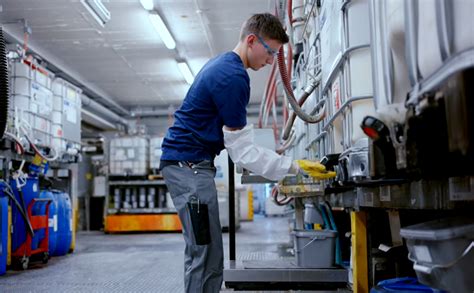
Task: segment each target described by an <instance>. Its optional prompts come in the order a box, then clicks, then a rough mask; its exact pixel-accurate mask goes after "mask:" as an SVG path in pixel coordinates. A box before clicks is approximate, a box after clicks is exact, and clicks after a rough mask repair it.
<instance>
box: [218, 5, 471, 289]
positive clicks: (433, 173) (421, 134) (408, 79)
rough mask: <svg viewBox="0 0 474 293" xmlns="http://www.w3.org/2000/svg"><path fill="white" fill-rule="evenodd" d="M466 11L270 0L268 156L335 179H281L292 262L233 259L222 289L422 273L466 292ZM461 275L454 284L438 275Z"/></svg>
mask: <svg viewBox="0 0 474 293" xmlns="http://www.w3.org/2000/svg"><path fill="white" fill-rule="evenodd" d="M473 5H474V4H473V3H471V2H470V1H462V0H460V1H434V2H432V1H376V0H351V1H316V0H315V1H303V0H299V1H296V0H293V1H291V0H289V1H277V5H276V7H275V8H276V11H277V14H278V16H279V17H280V19H281V20H282V21H283V22H284V23H285V24H286V26H287V28H288V34H289V35H290V37H291V40H290V44H289V45H287V46H283V48H282V49H281V50H280V52H279V56H278V62H276V63H278V70H277V69H276V67H277V64H274V68H273V69H272V72H271V74H270V77H269V81H268V84H267V91H266V93H265V95H264V97H263V99H262V109H263V110H262V111H261V113H262V116H261V120H260V121H261V123H260V126H265V125H266V123H267V121H268V117H271V116H270V115H271V111H272V105H274V104H276V103H277V98H278V97H279V96H280V95H278V94H277V92H278V91H280V92H281V93H282V94H283V95H284V96H285V98H286V99H285V101H284V107H287V109H288V110H284V113H287V114H284V122H285V126H284V128H283V129H282V131H281V138H282V140H281V148H280V149H279V150H278V151H279V152H281V153H285V154H287V155H291V156H293V158H295V159H310V160H318V161H320V162H321V163H322V164H324V165H325V167H326V169H327V170H332V171H336V173H337V176H336V177H335V178H334V179H329V180H321V181H319V180H311V179H308V178H304V177H300V176H296V177H287V178H286V179H285V180H283V181H282V182H279V190H278V193H279V195H277V196H279V199H280V201H281V202H284V203H290V202H291V203H292V204H293V205H294V207H295V224H294V236H295V246H294V250H295V258H296V266H295V265H294V263H291V264H288V262H287V263H286V264H282V263H281V262H279V263H275V262H274V263H273V264H262V265H261V266H259V267H256V266H255V265H252V264H245V262H244V263H242V262H239V261H234V260H233V259H232V258H231V262H230V266H229V268H226V271H225V275H224V279H225V281H226V284H227V285H228V286H230V287H235V288H239V287H241V288H248V287H252V282H258V281H260V282H263V283H266V286H268V287H271V286H276V285H275V282H276V283H278V282H279V283H281V284H280V285H281V286H286V287H288V288H294V289H297V288H301V287H305V286H306V285H307V287H310V288H312V289H328V288H326V287H325V286H327V285H328V284H332V285H333V288H332V289H334V290H343V289H344V288H345V289H351V290H353V291H354V292H368V291H369V290H370V288H375V287H377V286H376V285H377V284H378V283H379V282H380V284H381V285H380V286H382V285H383V284H387V283H389V282H385V283H384V280H386V279H390V278H400V277H418V280H419V281H420V282H421V283H423V285H424V286H429V287H432V288H436V289H442V290H448V291H451V290H452V291H453V292H461V291H465V292H468V291H472V290H473V289H474V288H473V285H472V282H470V280H469V279H470V278H469V277H467V275H472V274H473V270H472V268H471V267H469V268H468V267H466V266H465V263H467V262H469V259H471V258H472V256H473V254H474V252H473V251H472V246H473V244H472V243H473V240H474V239H473V236H472V235H473V234H472V228H473V224H474V219H473V218H472V215H470V213H469V210H470V209H471V210H472V207H473V200H474V193H473V192H472V190H473V189H472V186H473V185H472V182H473V180H472V176H473V170H472V165H473V164H472V159H473V151H472V146H473V141H472V137H473V133H472V127H471V125H472V121H471V119H472V104H471V101H470V100H471V99H470V97H471V96H472V95H473V90H472V85H471V84H472V80H473V68H474V35H473V34H472V27H473V25H474V23H473V20H472V17H470V16H469V12H468V11H471V12H472V11H473V9H474V6H473ZM278 71H279V77H280V81H281V83H279V82H276V80H277V79H278ZM279 84H281V87H279V86H278V85H279ZM298 98H299V99H298ZM285 111H288V112H285ZM275 135H276V136H278V133H275ZM244 179H245V178H244ZM251 180H252V179H249V181H251ZM331 214H332V215H331ZM429 220H435V222H429ZM347 223H350V225H348V224H347ZM414 224H416V225H414ZM411 225H414V226H411ZM448 227H449V228H448ZM448 231H455V232H452V233H451V232H448ZM461 231H462V232H461ZM333 232H334V233H335V234H332V233H333ZM458 232H459V233H458ZM453 233H454V234H453ZM448 234H449V236H448ZM317 235H319V236H317ZM322 235H324V236H322ZM346 235H350V241H348V240H349V239H348V238H346ZM427 235H430V237H428V236H427ZM403 238H405V241H404V239H403ZM307 239H309V240H307ZM316 239H318V240H316ZM322 239H324V240H322ZM459 239H466V241H465V242H462V243H460V244H458V243H459V242H458V241H459ZM441 241H444V242H441ZM308 243H310V244H308ZM316 243H317V244H316ZM441 243H443V244H441ZM231 244H232V242H231ZM439 245H446V246H445V249H446V250H444V251H446V253H447V254H448V255H449V256H447V255H446V257H445V258H443V259H441V258H440V257H439V256H437V253H439V252H438V251H437V248H438V247H440V246H439ZM302 248H304V249H302ZM306 249H310V250H311V251H304V250H306ZM422 250H423V251H422ZM231 251H232V250H231ZM302 251H303V252H302ZM408 251H409V253H408ZM328 254H329V255H331V256H332V257H331V261H330V262H329V263H326V265H324V266H323V267H324V268H323V269H321V268H320V267H319V268H318V269H314V267H316V266H318V265H319V266H320V265H321V263H318V261H322V259H324V257H325V256H327V255H328ZM425 256H426V257H425ZM430 256H432V257H430ZM231 257H232V255H231ZM308 259H309V260H308ZM303 260H304V261H303ZM306 261H307V262H306ZM308 262H309V263H310V264H311V265H312V266H313V269H308ZM311 265H309V267H311ZM461 271H462V272H466V274H467V275H464V273H459V274H457V276H460V277H459V278H461V279H460V280H459V282H457V281H453V280H451V279H449V278H450V277H449V276H447V277H446V278H439V276H441V275H443V274H448V275H450V274H456V273H455V272H461ZM339 274H340V275H339ZM319 281H320V282H321V283H318V282H319ZM311 282H313V283H312V284H311ZM331 282H332V283H331ZM259 285H260V287H262V288H265V285H262V283H259ZM329 289H330V288H329ZM374 290H375V289H374ZM376 292H379V291H376Z"/></svg>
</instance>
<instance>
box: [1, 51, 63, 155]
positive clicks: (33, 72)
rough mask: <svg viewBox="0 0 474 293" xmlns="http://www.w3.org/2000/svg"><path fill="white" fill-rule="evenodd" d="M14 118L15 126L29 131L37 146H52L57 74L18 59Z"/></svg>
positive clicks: (14, 68)
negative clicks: (54, 86)
mask: <svg viewBox="0 0 474 293" xmlns="http://www.w3.org/2000/svg"><path fill="white" fill-rule="evenodd" d="M10 70H11V72H10V77H11V89H12V92H11V94H12V100H13V104H12V108H11V111H12V114H13V115H12V116H13V117H15V119H14V120H15V122H14V124H15V126H14V127H16V128H19V127H20V126H21V127H23V128H24V129H27V130H28V132H29V135H30V136H33V137H30V138H31V139H32V140H33V141H35V143H36V144H38V145H41V146H50V145H51V138H52V133H51V132H52V127H51V124H52V111H53V94H52V92H51V83H52V79H53V77H54V75H53V74H52V73H51V72H49V71H48V70H46V69H45V68H43V67H41V66H40V65H38V64H36V62H35V60H31V61H24V60H15V61H14V62H12V64H11V67H10Z"/></svg>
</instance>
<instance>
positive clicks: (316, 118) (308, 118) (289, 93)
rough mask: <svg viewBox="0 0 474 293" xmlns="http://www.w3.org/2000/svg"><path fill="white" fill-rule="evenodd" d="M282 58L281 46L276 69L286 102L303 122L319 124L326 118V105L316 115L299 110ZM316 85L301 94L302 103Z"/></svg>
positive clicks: (283, 53)
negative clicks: (278, 71)
mask: <svg viewBox="0 0 474 293" xmlns="http://www.w3.org/2000/svg"><path fill="white" fill-rule="evenodd" d="M284 56H285V52H284V49H283V46H281V47H280V51H279V52H278V68H279V69H280V76H281V80H282V82H283V88H284V89H285V92H286V97H287V98H288V102H289V103H290V105H291V107H292V108H293V111H294V112H295V113H296V115H297V116H298V117H299V118H301V119H302V120H303V121H305V122H307V123H318V122H320V121H321V120H323V119H324V117H325V116H326V107H325V106H326V105H324V106H323V107H322V109H321V110H320V111H319V112H318V113H317V114H316V115H309V114H307V113H305V112H304V111H303V110H302V109H301V107H300V105H299V104H298V101H297V100H296V98H295V94H294V93H293V89H292V88H291V84H290V77H289V76H288V71H287V70H286V66H285V59H284ZM318 84H319V81H317V82H315V83H314V84H313V85H311V86H310V87H309V88H308V89H306V90H305V92H304V93H303V96H302V97H301V98H300V100H302V101H303V102H304V100H306V99H307V98H308V97H307V96H309V95H310V94H311V93H312V91H313V90H314V89H315V88H316V86H317V85H318ZM306 95H307V96H306ZM305 96H306V97H305ZM288 124H289V123H288ZM286 135H289V131H287V133H286Z"/></svg>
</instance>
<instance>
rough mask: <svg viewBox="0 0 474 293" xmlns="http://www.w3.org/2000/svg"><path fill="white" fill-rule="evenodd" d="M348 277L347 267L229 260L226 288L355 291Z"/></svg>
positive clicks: (272, 261) (225, 276)
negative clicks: (299, 265) (311, 266)
mask: <svg viewBox="0 0 474 293" xmlns="http://www.w3.org/2000/svg"><path fill="white" fill-rule="evenodd" d="M347 278H348V271H347V270H346V269H344V268H339V267H338V268H329V269H313V268H301V267H298V266H296V264H295V261H294V260H292V259H277V260H236V261H226V264H225V268H224V282H225V286H226V287H227V288H233V289H235V290H308V289H311V290H326V291H337V292H351V291H350V290H347V282H348V279H347ZM346 290H347V291H346Z"/></svg>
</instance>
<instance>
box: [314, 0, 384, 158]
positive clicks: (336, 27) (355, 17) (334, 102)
mask: <svg viewBox="0 0 474 293" xmlns="http://www.w3.org/2000/svg"><path fill="white" fill-rule="evenodd" d="M342 5H344V4H343V3H342V2H338V1H324V3H323V6H322V16H321V19H322V20H321V58H322V60H321V61H322V80H323V95H325V96H326V98H327V100H326V101H327V109H328V115H327V118H326V120H325V121H324V127H323V130H324V131H327V132H328V136H329V137H328V139H329V145H328V146H329V149H328V152H329V153H341V152H344V151H345V150H347V149H348V148H351V147H353V146H354V144H355V143H356V142H357V141H358V140H360V139H363V138H365V135H364V134H363V132H362V130H361V129H360V127H359V125H360V123H361V122H362V119H363V118H364V117H365V116H366V115H371V114H373V113H374V112H375V109H374V105H373V90H372V80H371V76H372V71H371V66H370V64H371V59H370V57H371V56H370V47H369V44H370V29H369V10H368V1H367V0H355V1H351V2H350V3H348V4H346V5H345V6H344V8H343V9H341V7H343V6H342Z"/></svg>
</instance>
